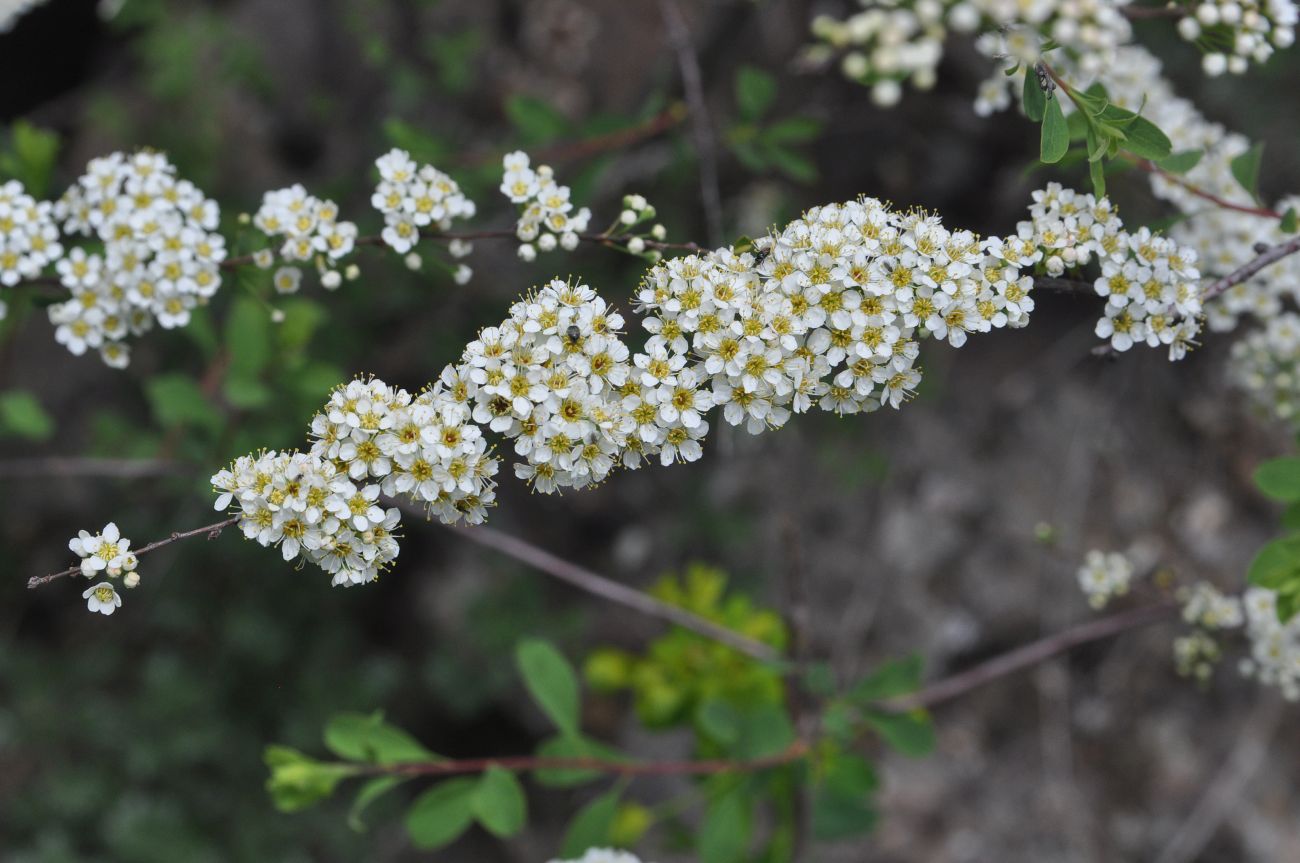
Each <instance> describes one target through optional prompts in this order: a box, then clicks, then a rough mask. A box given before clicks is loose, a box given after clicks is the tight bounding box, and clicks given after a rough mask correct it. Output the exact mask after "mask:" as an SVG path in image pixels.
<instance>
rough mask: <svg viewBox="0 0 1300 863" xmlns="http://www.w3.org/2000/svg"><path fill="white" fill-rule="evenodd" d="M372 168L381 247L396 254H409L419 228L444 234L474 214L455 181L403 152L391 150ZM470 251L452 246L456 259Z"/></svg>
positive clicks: (463, 245)
mask: <svg viewBox="0 0 1300 863" xmlns="http://www.w3.org/2000/svg"><path fill="white" fill-rule="evenodd" d="M375 167H376V168H378V169H379V178H380V179H379V185H378V187H376V188H375V193H374V194H373V195H372V196H371V197H370V203H371V205H372V206H374V208H375V209H376V210H378V211H379V212H381V213H383V214H384V226H385V227H384V232H383V235H382V236H383V240H384V243H386V244H387V245H388V246H389V247H390V248H391V249H393V251H395V252H397V253H398V254H401V255H405V254H407V253H408V252H410V251H411V249H412V248H413V247H414V246H415V244H416V243H417V242H419V240H420V230H421V229H422V228H428V227H431V226H432V227H434V228H437V229H438V230H440V231H446V230H449V229H450V228H451V225H452V222H453V220H455V219H469V218H472V217H473V216H474V213H475V212H476V208H475V206H474V202H473V201H471V200H470V199H469V198H467V197H465V195H464V193H462V192H461V190H460V186H459V185H457V183H456V181H455V180H453V179H452V178H451V177H449V176H447V175H446V174H444V173H443V172H442V171H439V170H438V169H437V168H435V167H433V166H432V165H417V164H416V162H415V160H414V159H412V158H411V154H410V153H408V152H406V151H405V150H398V149H393V150H391V151H389V152H388V153H387V154H385V155H383V156H380V157H379V158H378V159H377V160H376V161H375ZM470 250H471V246H470V244H468V243H464V242H453V243H452V244H451V252H452V255H453V256H455V257H463V256H464V255H467V254H469V252H470ZM465 269H468V268H465ZM462 278H463V280H464V281H468V280H469V276H468V275H464V276H461V275H460V274H459V273H458V276H457V281H462ZM462 284H463V281H462Z"/></svg>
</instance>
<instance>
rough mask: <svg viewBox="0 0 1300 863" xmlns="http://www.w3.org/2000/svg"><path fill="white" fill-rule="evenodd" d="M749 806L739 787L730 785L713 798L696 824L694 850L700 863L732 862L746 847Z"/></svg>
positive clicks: (748, 833) (747, 841)
mask: <svg viewBox="0 0 1300 863" xmlns="http://www.w3.org/2000/svg"><path fill="white" fill-rule="evenodd" d="M751 815H752V807H751V804H750V800H749V797H748V795H747V794H745V792H744V789H743V788H742V787H736V788H732V789H731V790H730V791H727V792H725V793H723V794H721V795H719V796H718V797H715V798H714V799H713V800H711V801H709V807H708V809H707V810H706V811H705V813H704V823H703V824H701V825H700V835H699V839H698V846H697V847H698V851H699V855H700V861H701V863H735V861H738V860H740V859H741V857H742V855H744V853H745V850H746V849H747V848H748V847H749V835H750V819H751Z"/></svg>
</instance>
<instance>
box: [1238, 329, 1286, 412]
mask: <svg viewBox="0 0 1300 863" xmlns="http://www.w3.org/2000/svg"><path fill="white" fill-rule="evenodd" d="M1229 371H1230V374H1231V376H1232V379H1233V382H1234V383H1235V384H1236V385H1237V386H1238V387H1240V388H1241V389H1243V390H1245V391H1246V393H1247V395H1249V396H1250V398H1251V400H1252V401H1253V402H1254V403H1255V404H1256V405H1257V406H1258V407H1259V408H1261V409H1262V410H1263V411H1264V412H1265V413H1266V414H1269V415H1271V416H1273V417H1276V418H1277V419H1280V420H1283V421H1284V422H1288V423H1291V424H1295V423H1297V422H1300V315H1297V314H1296V313H1295V312H1283V313H1281V314H1279V315H1278V316H1277V317H1274V318H1271V319H1269V320H1268V321H1267V322H1266V323H1265V324H1264V326H1263V327H1261V328H1259V329H1256V330H1252V331H1251V332H1249V333H1247V334H1246V335H1244V336H1242V337H1241V338H1240V339H1238V340H1237V341H1236V342H1234V343H1233V345H1232V357H1231V362H1230V363H1229Z"/></svg>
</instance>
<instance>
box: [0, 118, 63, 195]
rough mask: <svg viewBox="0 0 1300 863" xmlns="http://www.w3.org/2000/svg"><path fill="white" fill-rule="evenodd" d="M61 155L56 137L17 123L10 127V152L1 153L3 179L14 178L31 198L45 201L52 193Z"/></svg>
mask: <svg viewBox="0 0 1300 863" xmlns="http://www.w3.org/2000/svg"><path fill="white" fill-rule="evenodd" d="M58 155H59V136H58V135H57V134H56V133H54V132H48V131H46V130H44V129H39V128H37V127H36V126H33V125H32V124H31V123H29V122H27V121H26V120H17V121H15V122H14V124H13V126H12V127H11V131H10V135H9V147H8V150H7V151H6V152H4V153H0V176H3V177H13V178H14V179H16V180H18V181H19V182H20V183H22V184H23V187H24V188H25V189H26V190H27V193H28V194H29V195H31V196H32V197H34V198H37V199H40V198H44V197H46V196H47V193H48V192H49V188H50V179H51V178H52V177H53V175H54V165H55V162H56V161H57V160H58Z"/></svg>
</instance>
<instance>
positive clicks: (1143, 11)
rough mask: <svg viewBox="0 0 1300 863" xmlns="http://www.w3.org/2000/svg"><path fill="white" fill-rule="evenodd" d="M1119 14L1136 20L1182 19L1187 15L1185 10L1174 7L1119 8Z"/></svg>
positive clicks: (1171, 4) (1170, 5) (1171, 5)
mask: <svg viewBox="0 0 1300 863" xmlns="http://www.w3.org/2000/svg"><path fill="white" fill-rule="evenodd" d="M1119 11H1120V14H1121V15H1123V16H1124V17H1125V18H1130V19H1133V20H1138V19H1141V18H1182V17H1184V16H1185V15H1187V10H1186V9H1184V8H1182V7H1179V6H1176V5H1174V4H1173V3H1170V4H1168V5H1167V6H1121V7H1119Z"/></svg>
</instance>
